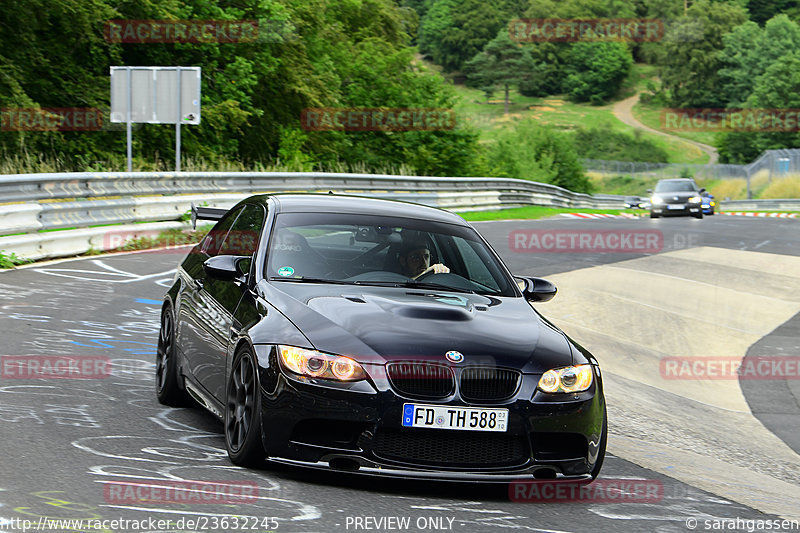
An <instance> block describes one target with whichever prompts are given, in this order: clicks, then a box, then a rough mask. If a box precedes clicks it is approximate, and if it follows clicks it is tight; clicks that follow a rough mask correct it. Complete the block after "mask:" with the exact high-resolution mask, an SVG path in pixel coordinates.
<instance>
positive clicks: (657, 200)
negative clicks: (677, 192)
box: [650, 196, 664, 205]
mask: <svg viewBox="0 0 800 533" xmlns="http://www.w3.org/2000/svg"><path fill="white" fill-rule="evenodd" d="M650 203H651V204H653V205H659V204H663V203H664V199H663V198H661V197H660V196H653V197H652V198H650Z"/></svg>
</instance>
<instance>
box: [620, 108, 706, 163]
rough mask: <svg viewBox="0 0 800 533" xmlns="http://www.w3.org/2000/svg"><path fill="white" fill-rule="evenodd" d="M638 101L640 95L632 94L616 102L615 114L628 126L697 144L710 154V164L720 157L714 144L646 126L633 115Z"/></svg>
mask: <svg viewBox="0 0 800 533" xmlns="http://www.w3.org/2000/svg"><path fill="white" fill-rule="evenodd" d="M638 101H639V95H638V94H636V95H634V96H631V97H630V98H626V99H625V100H620V101H619V102H617V103H615V104H614V107H613V112H614V116H615V117H617V119H618V120H620V121H622V122H624V123H625V124H627V125H628V126H633V127H634V128H638V129H642V130H645V131H648V132H650V133H655V134H656V135H663V136H664V137H670V138H672V139H677V140H679V141H681V142H685V143H688V144H691V145H693V146H696V147H697V148H699V149H700V150H702V151H703V152H704V153H706V154H708V157H709V160H708V164H714V163H716V162H717V160H718V159H719V154H717V149H716V148H714V147H713V146H709V145H707V144H703V143H700V142H697V141H692V140H689V139H684V138H683V137H678V136H677V135H672V134H670V133H666V132H663V131H659V130H656V129H653V128H651V127H649V126H645V125H644V124H642V123H641V122H639V121H638V120H636V117H634V116H633V106H635V105H636V102H638Z"/></svg>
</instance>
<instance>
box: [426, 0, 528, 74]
mask: <svg viewBox="0 0 800 533" xmlns="http://www.w3.org/2000/svg"><path fill="white" fill-rule="evenodd" d="M518 4H520V2H519V0H499V1H497V2H486V1H484V0H432V3H431V4H430V7H429V8H428V9H427V11H426V12H425V15H424V16H423V17H422V19H421V22H420V34H419V45H420V50H421V51H422V52H424V53H426V54H428V55H429V56H430V58H431V59H432V60H433V62H434V63H436V64H437V65H441V66H442V67H444V68H445V70H447V71H455V70H459V69H461V68H462V67H463V65H464V63H465V62H466V61H468V60H469V59H471V58H472V57H474V56H475V54H477V53H478V52H480V51H481V50H482V49H483V47H484V46H485V45H486V43H488V42H489V41H491V40H492V39H493V38H494V37H495V36H496V35H497V32H498V31H500V30H502V29H504V28H507V24H508V21H509V19H510V18H512V17H515V16H519V14H520V13H521V7H520V6H519V5H518Z"/></svg>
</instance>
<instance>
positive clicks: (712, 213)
mask: <svg viewBox="0 0 800 533" xmlns="http://www.w3.org/2000/svg"><path fill="white" fill-rule="evenodd" d="M708 216H710V217H711V216H714V208H713V207H712V208H711V212H710V213H709V214H708Z"/></svg>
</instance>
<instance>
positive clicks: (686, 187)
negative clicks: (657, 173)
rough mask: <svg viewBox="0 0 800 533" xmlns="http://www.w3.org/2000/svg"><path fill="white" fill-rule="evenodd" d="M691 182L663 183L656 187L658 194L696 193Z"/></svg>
mask: <svg viewBox="0 0 800 533" xmlns="http://www.w3.org/2000/svg"><path fill="white" fill-rule="evenodd" d="M696 190H697V188H695V186H694V183H692V182H690V181H662V182H659V183H658V185H656V192H691V191H696Z"/></svg>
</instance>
